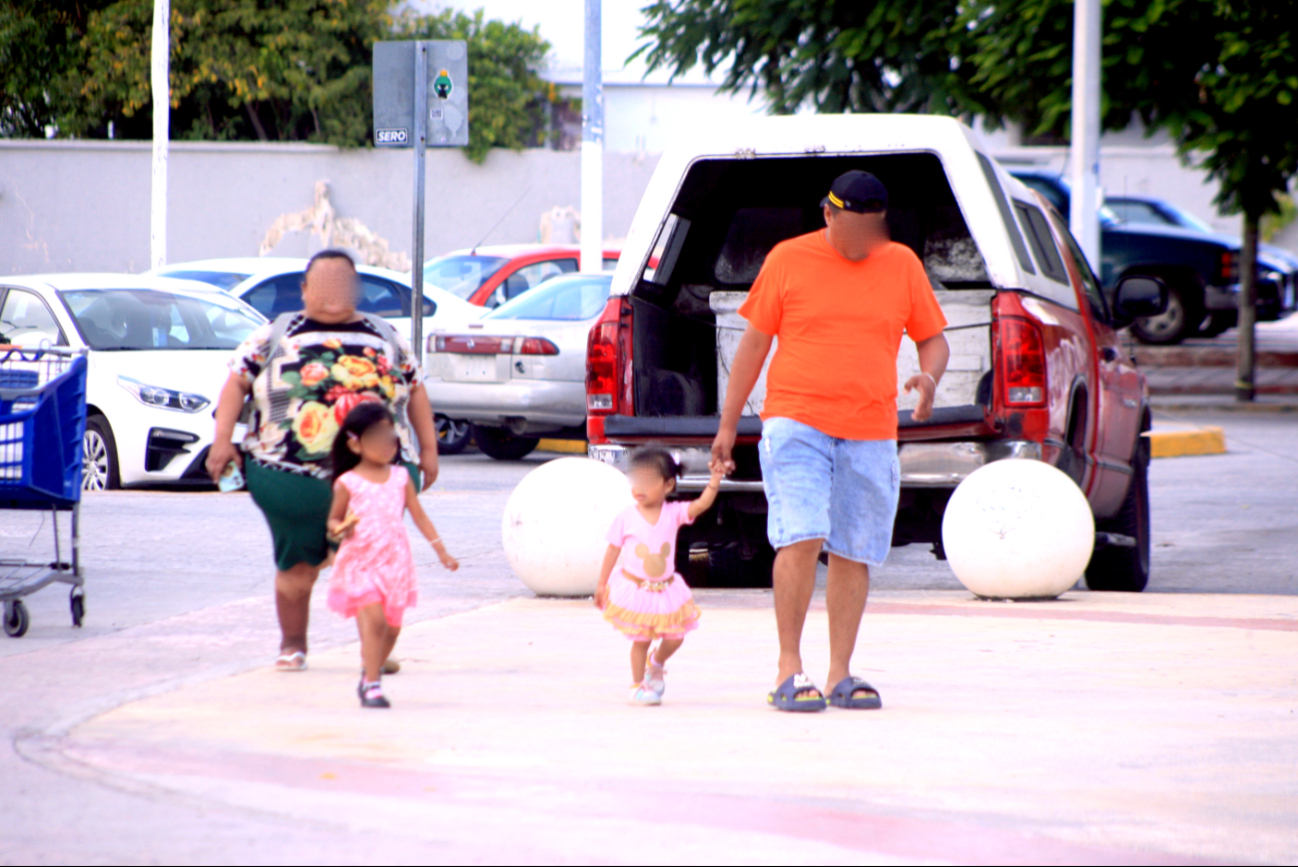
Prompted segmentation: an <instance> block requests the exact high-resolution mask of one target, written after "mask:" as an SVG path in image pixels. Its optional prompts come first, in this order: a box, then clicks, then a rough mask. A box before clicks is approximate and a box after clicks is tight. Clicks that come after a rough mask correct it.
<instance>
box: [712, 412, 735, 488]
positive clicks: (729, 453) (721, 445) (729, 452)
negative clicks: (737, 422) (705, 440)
mask: <svg viewBox="0 0 1298 867" xmlns="http://www.w3.org/2000/svg"><path fill="white" fill-rule="evenodd" d="M734 452H735V429H734V428H732V427H730V426H729V425H725V424H722V425H721V426H720V427H718V428H717V438H716V439H714V440H713V441H712V460H710V461H708V469H709V470H710V471H711V472H712V474H713V476H714V477H715V476H716V475H717V474H720V475H723V476H726V475H729V474H730V473H733V472H734V471H735V456H734Z"/></svg>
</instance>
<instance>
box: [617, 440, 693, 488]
mask: <svg viewBox="0 0 1298 867" xmlns="http://www.w3.org/2000/svg"><path fill="white" fill-rule="evenodd" d="M627 469H629V470H653V471H654V472H656V473H658V475H660V476H662V478H663V481H664V482H666V481H673V482H674V481H676V477H677V476H679V475H680V474H681V465H680V464H678V463H676V459H675V458H673V457H672V454H671V452H669V451H667V450H666V449H660V448H654V447H652V446H650V447H647V448H642V449H636V450H635V451H634V452H632V453H631V461H630V463H629V465H628V466H627Z"/></svg>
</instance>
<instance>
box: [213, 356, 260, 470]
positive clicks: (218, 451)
mask: <svg viewBox="0 0 1298 867" xmlns="http://www.w3.org/2000/svg"><path fill="white" fill-rule="evenodd" d="M251 390H252V386H251V385H250V384H249V383H248V380H246V379H244V378H243V376H242V375H241V374H238V373H232V374H230V376H229V378H228V379H226V381H225V385H224V386H223V387H222V388H221V396H220V397H219V398H217V402H216V413H215V416H216V436H215V437H213V439H212V447H211V448H209V449H208V450H207V461H206V465H207V473H208V475H210V476H211V477H212V481H216V480H217V479H219V478H220V477H221V473H223V472H225V468H226V467H227V466H229V464H230V462H231V461H233V462H234V463H235V465H236V466H240V467H241V466H243V461H242V460H240V458H239V450H238V449H237V448H235V447H234V443H233V442H232V440H233V438H234V425H235V423H236V422H238V421H239V414H240V413H242V412H243V402H244V400H246V399H247V397H248V392H249V391H251Z"/></svg>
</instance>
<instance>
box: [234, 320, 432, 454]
mask: <svg viewBox="0 0 1298 867" xmlns="http://www.w3.org/2000/svg"><path fill="white" fill-rule="evenodd" d="M273 328H274V323H267V324H265V325H263V326H262V327H260V328H258V329H257V330H256V331H254V332H253V333H252V334H251V335H249V337H248V339H247V340H245V341H244V342H243V344H242V345H240V346H239V348H238V349H236V350H235V352H234V358H232V359H231V360H230V370H231V371H232V372H234V373H236V374H238V375H240V376H242V377H243V378H244V379H245V380H247V381H248V382H249V383H250V384H251V385H252V401H253V417H252V420H251V421H250V422H249V424H248V435H247V437H245V439H244V441H243V447H244V451H245V452H247V453H248V454H249V455H251V456H252V457H253V459H255V460H256V461H257V462H258V463H261V464H263V465H266V466H269V467H272V468H274V469H277V470H285V471H287V472H292V473H299V474H302V475H310V476H315V477H317V478H320V479H326V480H328V479H329V477H330V468H329V450H330V449H332V448H333V442H334V436H335V434H337V433H338V428H339V427H340V426H341V425H342V422H343V419H345V418H346V417H347V413H349V412H351V410H352V408H353V407H355V406H356V405H357V404H358V403H361V402H362V401H366V400H376V401H380V402H382V403H383V404H385V405H386V406H387V408H388V409H389V410H391V411H392V414H393V416H395V418H396V420H397V425H396V427H397V435H398V436H399V437H400V440H401V457H402V459H403V460H406V461H412V462H417V461H418V460H419V458H418V452H417V451H416V444H415V438H414V436H413V435H412V433H411V430H410V420H409V418H408V416H407V413H406V409H407V404H408V403H409V401H410V389H411V388H412V387H414V385H415V384H416V383H418V382H419V381H420V374H419V367H418V364H417V363H416V361H415V358H414V355H413V353H412V352H411V351H410V344H409V343H408V342H407V341H406V340H405V339H404V338H401V337H400V336H398V337H397V345H396V354H397V357H396V358H392V357H391V356H392V352H393V346H392V344H391V343H389V342H388V340H387V339H385V338H384V337H383V335H381V334H380V333H379V332H378V331H377V330H376V329H375V327H374V326H373V325H371V324H370V323H369V322H366V321H364V320H361V321H359V322H347V323H343V324H340V325H326V324H324V323H320V322H316V321H314V320H311V319H308V318H306V316H305V314H298V318H295V319H294V320H292V321H291V322H290V323H289V326H288V329H287V330H286V331H285V332H284V339H283V340H282V341H280V345H279V347H277V348H272V347H271V346H270V345H269V344H270V339H271V332H272V330H273Z"/></svg>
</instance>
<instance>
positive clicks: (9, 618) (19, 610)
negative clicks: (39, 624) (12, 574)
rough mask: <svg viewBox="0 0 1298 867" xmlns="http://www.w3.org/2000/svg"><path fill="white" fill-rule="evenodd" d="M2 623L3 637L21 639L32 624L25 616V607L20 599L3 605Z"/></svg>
mask: <svg viewBox="0 0 1298 867" xmlns="http://www.w3.org/2000/svg"><path fill="white" fill-rule="evenodd" d="M4 621H5V635H8V636H9V637H10V638H22V637H23V636H24V635H26V634H27V627H28V626H30V625H31V622H32V621H31V618H30V617H28V616H27V606H26V605H24V604H23V601H22V600H21V599H15V600H14V601H12V602H6V603H5V612H4Z"/></svg>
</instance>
